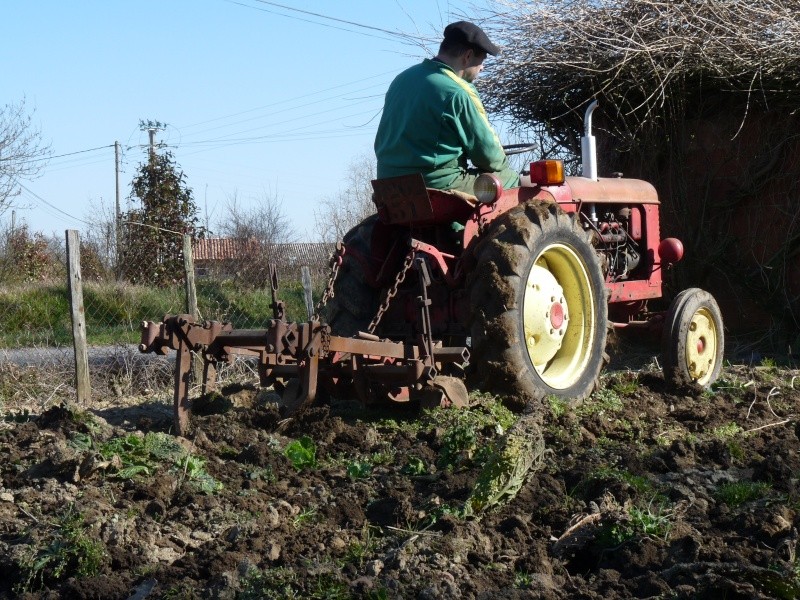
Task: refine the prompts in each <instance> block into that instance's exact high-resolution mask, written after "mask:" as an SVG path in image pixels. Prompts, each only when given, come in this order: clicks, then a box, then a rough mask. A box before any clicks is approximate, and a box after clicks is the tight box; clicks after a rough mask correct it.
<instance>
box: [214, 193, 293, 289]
mask: <svg viewBox="0 0 800 600" xmlns="http://www.w3.org/2000/svg"><path fill="white" fill-rule="evenodd" d="M219 231H220V233H221V234H222V236H223V237H226V238H230V239H232V240H233V243H234V245H235V256H229V257H225V258H223V260H222V261H221V264H220V267H221V268H222V269H223V270H224V271H226V272H228V273H231V274H233V277H234V279H235V280H236V281H238V282H239V283H240V284H245V285H248V286H251V285H255V286H258V285H261V284H262V283H263V282H265V281H268V280H269V264H270V263H274V264H276V265H278V264H279V263H280V262H281V261H282V260H283V259H284V258H285V257H284V256H283V255H282V252H281V250H282V248H283V247H284V245H285V244H289V243H292V242H294V241H295V239H294V230H293V229H292V226H291V223H290V222H289V219H288V218H287V217H286V215H285V214H284V212H283V207H282V206H281V202H280V200H279V199H278V197H277V196H276V195H275V194H272V193H269V192H265V193H264V194H263V196H262V197H261V198H260V199H257V200H255V201H254V202H253V203H250V204H248V205H247V206H245V205H243V204H242V203H241V202H240V200H239V196H238V193H237V192H234V193H233V194H232V195H231V196H230V197H229V198H228V202H227V206H226V208H225V214H224V217H223V219H222V221H221V222H220V224H219Z"/></svg>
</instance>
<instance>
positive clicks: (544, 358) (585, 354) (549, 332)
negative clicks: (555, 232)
mask: <svg viewBox="0 0 800 600" xmlns="http://www.w3.org/2000/svg"><path fill="white" fill-rule="evenodd" d="M596 300H597V299H596V298H595V297H594V294H593V293H592V286H591V281H590V277H589V271H588V269H587V268H586V265H585V264H584V262H583V260H581V258H580V256H578V254H577V253H576V252H575V251H574V250H573V249H572V248H570V247H569V246H565V245H563V244H553V245H551V246H548V247H547V248H546V249H545V250H544V251H543V252H542V253H541V254H540V255H539V256H538V257H537V258H536V260H535V262H534V265H533V267H532V268H531V270H530V273H529V274H528V280H527V282H526V285H525V297H524V301H523V319H524V321H523V330H524V333H525V345H526V347H527V350H528V356H529V357H530V359H531V362H532V363H533V367H534V369H535V370H536V373H537V374H538V375H539V377H541V378H542V381H544V383H545V384H547V385H548V386H550V387H551V388H554V389H558V390H563V389H566V388H568V387H570V386H571V385H573V384H574V383H575V382H577V381H578V379H580V377H581V375H582V374H583V372H584V370H585V369H586V367H587V365H588V363H589V359H590V358H591V353H592V345H593V342H594V339H595V335H596V329H597V323H596V318H595V301H596Z"/></svg>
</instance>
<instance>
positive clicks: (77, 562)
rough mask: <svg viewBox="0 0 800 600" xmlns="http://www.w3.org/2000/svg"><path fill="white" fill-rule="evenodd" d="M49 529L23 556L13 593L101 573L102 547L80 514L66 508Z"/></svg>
mask: <svg viewBox="0 0 800 600" xmlns="http://www.w3.org/2000/svg"><path fill="white" fill-rule="evenodd" d="M51 527H52V528H51V529H49V530H48V531H46V532H45V533H44V535H43V537H42V538H41V539H40V540H39V541H38V542H37V543H36V545H35V546H33V545H32V546H29V548H28V553H27V555H25V556H24V557H23V559H22V561H21V564H20V570H21V573H22V581H21V582H20V583H19V584H18V586H17V589H16V590H15V591H16V592H18V593H20V592H29V591H33V590H38V589H41V588H42V587H44V586H45V585H52V584H53V583H55V582H59V581H64V580H66V579H68V578H69V577H78V578H80V577H90V576H92V575H96V574H97V573H98V572H99V571H100V567H101V566H102V564H103V561H104V560H105V557H106V553H105V548H104V547H103V545H102V544H101V543H100V542H98V541H96V540H94V539H93V538H92V537H91V536H90V535H89V533H88V527H87V526H86V524H85V522H84V519H83V515H81V514H79V513H77V512H75V511H74V509H73V508H72V507H69V508H68V509H67V511H66V512H65V513H64V514H63V515H61V516H60V517H58V519H57V521H56V522H55V523H54V524H52V525H51Z"/></svg>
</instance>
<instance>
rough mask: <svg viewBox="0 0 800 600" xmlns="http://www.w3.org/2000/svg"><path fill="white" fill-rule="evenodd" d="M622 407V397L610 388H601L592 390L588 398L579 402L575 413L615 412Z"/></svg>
mask: <svg viewBox="0 0 800 600" xmlns="http://www.w3.org/2000/svg"><path fill="white" fill-rule="evenodd" d="M623 408H624V405H623V403H622V398H620V396H619V394H618V393H617V392H616V391H614V390H613V389H611V388H602V389H599V390H597V391H596V392H594V393H593V394H592V395H591V396H590V397H589V399H588V400H586V401H585V402H584V403H583V404H581V405H580V406H579V407H578V409H577V411H576V413H577V414H578V415H579V416H582V417H588V416H591V415H602V414H607V413H615V412H618V411H620V410H622V409H623Z"/></svg>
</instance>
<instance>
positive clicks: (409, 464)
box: [401, 456, 428, 476]
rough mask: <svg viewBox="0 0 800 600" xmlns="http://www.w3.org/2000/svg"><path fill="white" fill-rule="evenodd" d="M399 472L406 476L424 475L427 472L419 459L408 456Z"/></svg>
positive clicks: (423, 463)
mask: <svg viewBox="0 0 800 600" xmlns="http://www.w3.org/2000/svg"><path fill="white" fill-rule="evenodd" d="M401 471H402V473H404V474H406V475H412V476H415V475H425V474H426V473H427V472H428V467H427V466H426V465H425V461H423V460H422V459H421V458H417V457H416V456H409V457H408V459H407V460H406V464H405V465H404V466H403V468H402V469H401Z"/></svg>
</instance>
